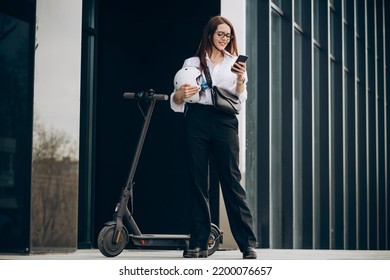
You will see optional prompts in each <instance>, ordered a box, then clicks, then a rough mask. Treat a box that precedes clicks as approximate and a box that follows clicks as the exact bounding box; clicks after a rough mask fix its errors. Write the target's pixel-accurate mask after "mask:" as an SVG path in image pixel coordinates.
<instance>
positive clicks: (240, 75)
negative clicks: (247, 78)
mask: <svg viewBox="0 0 390 280" xmlns="http://www.w3.org/2000/svg"><path fill="white" fill-rule="evenodd" d="M232 71H233V73H235V74H237V81H242V80H243V79H244V75H245V72H246V63H245V62H236V63H234V64H233V66H232Z"/></svg>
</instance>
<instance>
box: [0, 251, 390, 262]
mask: <svg viewBox="0 0 390 280" xmlns="http://www.w3.org/2000/svg"><path fill="white" fill-rule="evenodd" d="M182 254H183V252H182V251H176V250H124V251H123V252H122V253H121V254H120V255H119V256H117V257H115V258H107V257H105V256H103V255H102V254H101V253H100V252H99V250H97V249H83V250H77V251H76V252H72V253H44V254H43V253H42V254H28V255H18V254H4V253H3V254H2V253H0V260H5V259H8V260H28V259H35V260H102V259H116V260H129V259H134V260H156V259H161V260H175V259H183V258H182ZM257 256H258V259H260V260H390V251H363V250H301V249H294V250H287V249H257ZM208 259H211V260H234V259H242V254H241V252H240V251H238V250H220V251H217V252H215V253H214V254H213V255H212V256H210V257H209V258H208Z"/></svg>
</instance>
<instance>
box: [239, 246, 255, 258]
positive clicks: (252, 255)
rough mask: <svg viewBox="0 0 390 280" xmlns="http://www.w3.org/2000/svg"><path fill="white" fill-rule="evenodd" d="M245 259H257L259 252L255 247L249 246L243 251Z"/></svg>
mask: <svg viewBox="0 0 390 280" xmlns="http://www.w3.org/2000/svg"><path fill="white" fill-rule="evenodd" d="M242 258H243V259H257V254H256V251H255V249H254V248H252V247H248V248H246V249H245V250H244V251H242Z"/></svg>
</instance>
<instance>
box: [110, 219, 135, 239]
mask: <svg viewBox="0 0 390 280" xmlns="http://www.w3.org/2000/svg"><path fill="white" fill-rule="evenodd" d="M104 226H106V227H110V226H114V227H116V221H108V222H105V223H104ZM122 228H123V230H124V231H125V233H126V240H127V242H129V232H128V231H127V228H126V227H125V226H122Z"/></svg>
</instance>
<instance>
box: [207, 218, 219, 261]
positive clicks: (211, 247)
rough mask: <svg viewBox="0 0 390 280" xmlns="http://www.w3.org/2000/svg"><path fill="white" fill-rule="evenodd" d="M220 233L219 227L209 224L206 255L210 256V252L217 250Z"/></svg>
mask: <svg viewBox="0 0 390 280" xmlns="http://www.w3.org/2000/svg"><path fill="white" fill-rule="evenodd" d="M220 236H221V233H220V231H219V229H218V228H217V226H216V225H214V224H212V225H211V233H210V236H209V241H208V255H209V256H211V255H212V254H214V253H215V251H217V250H218V248H219V244H220V243H221V240H220Z"/></svg>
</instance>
